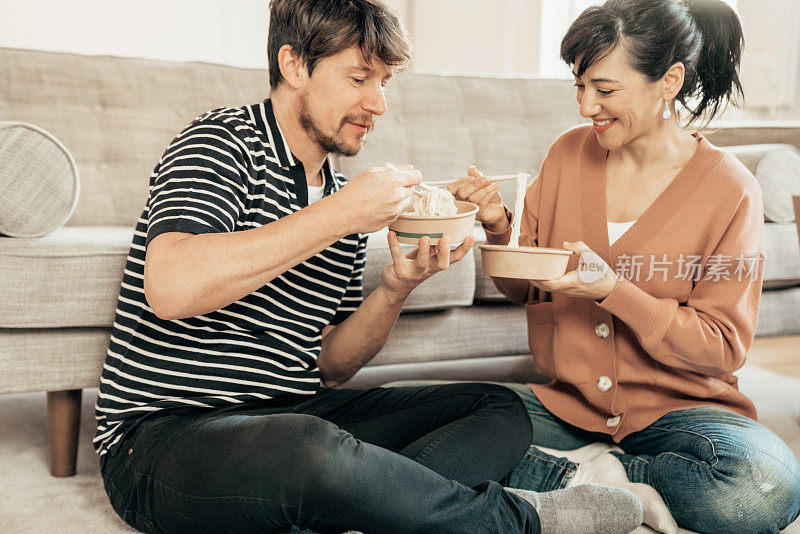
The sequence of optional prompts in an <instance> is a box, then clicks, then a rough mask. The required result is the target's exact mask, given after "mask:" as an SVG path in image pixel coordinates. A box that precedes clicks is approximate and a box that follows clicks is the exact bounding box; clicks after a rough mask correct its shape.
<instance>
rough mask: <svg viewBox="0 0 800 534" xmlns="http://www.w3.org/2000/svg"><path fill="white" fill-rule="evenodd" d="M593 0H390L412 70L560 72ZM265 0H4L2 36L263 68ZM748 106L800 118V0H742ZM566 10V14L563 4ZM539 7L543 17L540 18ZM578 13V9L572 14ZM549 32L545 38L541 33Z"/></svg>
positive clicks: (8, 42)
mask: <svg viewBox="0 0 800 534" xmlns="http://www.w3.org/2000/svg"><path fill="white" fill-rule="evenodd" d="M595 1H596V0H388V3H389V4H390V5H392V7H394V8H395V9H396V10H397V11H398V12H399V13H400V16H401V18H403V20H404V21H405V23H406V26H407V28H408V29H409V31H410V32H411V34H412V37H413V40H414V48H415V58H414V62H413V64H412V70H415V71H426V72H430V71H450V72H470V73H478V74H485V75H503V76H513V75H518V74H521V75H529V76H530V75H534V76H535V75H540V74H543V73H544V74H548V75H552V74H553V73H554V72H558V71H557V68H558V60H557V58H554V57H553V56H554V54H557V48H558V47H557V46H554V45H553V42H555V41H554V40H560V37H557V36H556V37H554V36H553V34H554V33H562V31H561V30H560V29H559V28H561V27H562V26H566V24H567V22H566V21H564V20H561V19H563V18H564V17H563V15H564V13H563V12H564V6H568V7H569V11H570V13H572V12H577V11H576V10H578V11H579V10H580V9H582V7H583V6H584V5H586V4H588V3H591V2H595ZM268 2H269V0H137V1H136V2H130V1H123V0H69V1H58V0H24V1H23V2H20V1H19V0H0V15H1V16H0V46H5V47H12V48H32V49H40V50H55V51H67V52H75V53H80V54H108V55H116V56H128V57H146V58H154V59H164V60H172V61H187V60H198V61H208V62H212V63H224V64H230V65H235V66H240V67H252V68H266V65H267V52H266V48H267V18H268ZM737 4H738V9H739V13H740V16H741V19H742V24H743V26H744V30H745V37H746V41H747V45H746V47H745V56H744V58H743V62H742V81H743V84H744V88H745V94H746V95H747V96H748V100H747V103H748V107H747V109H746V110H745V111H744V112H740V111H738V110H735V109H730V110H729V111H728V112H727V113H726V117H728V118H742V119H761V118H764V119H795V120H800V0H738V2H737ZM559 13H560V14H559ZM543 16H544V17H545V18H544V19H543ZM569 16H572V15H569ZM543 35H544V36H547V39H548V41H547V42H545V43H544V46H540V40H541V39H542V36H543Z"/></svg>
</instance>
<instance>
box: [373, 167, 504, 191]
mask: <svg viewBox="0 0 800 534" xmlns="http://www.w3.org/2000/svg"><path fill="white" fill-rule="evenodd" d="M386 166H387V167H388V168H389V169H391V170H393V171H399V170H400V169H398V168H397V167H395V166H394V165H392V164H391V163H389V162H388V161H387V162H386ZM518 176H519V174H499V175H497V176H487V178H488V179H489V180H491V181H492V182H504V181H507V180H516V179H517V177H518ZM455 182H456V180H438V181H435V182H422V183H420V184H419V187H421V188H422V189H432V188H434V187H447V186H448V185H450V184H452V183H455ZM415 191H416V190H415Z"/></svg>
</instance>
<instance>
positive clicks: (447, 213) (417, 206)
mask: <svg viewBox="0 0 800 534" xmlns="http://www.w3.org/2000/svg"><path fill="white" fill-rule="evenodd" d="M455 200H456V199H455V198H454V197H453V195H452V194H450V191H448V190H447V189H443V188H441V187H432V188H430V189H426V190H425V191H423V192H422V193H420V194H419V195H417V196H416V197H415V198H414V211H412V212H411V213H412V215H421V216H423V217H452V216H453V215H456V214H457V213H458V209H457V208H456V202H455Z"/></svg>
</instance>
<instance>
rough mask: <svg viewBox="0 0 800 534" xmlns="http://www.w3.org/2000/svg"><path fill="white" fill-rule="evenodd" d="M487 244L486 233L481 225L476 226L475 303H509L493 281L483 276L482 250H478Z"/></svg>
mask: <svg viewBox="0 0 800 534" xmlns="http://www.w3.org/2000/svg"><path fill="white" fill-rule="evenodd" d="M485 242H486V232H485V231H484V230H483V227H482V226H481V225H476V226H475V247H474V252H475V301H476V302H508V298H506V296H505V295H503V294H502V293H500V291H498V290H497V287H496V286H495V285H494V282H492V279H491V278H490V277H489V276H487V275H485V274H483V264H482V263H481V250H480V248H478V247H479V246H480V245H482V244H483V243H485Z"/></svg>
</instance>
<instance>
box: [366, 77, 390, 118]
mask: <svg viewBox="0 0 800 534" xmlns="http://www.w3.org/2000/svg"><path fill="white" fill-rule="evenodd" d="M363 107H364V110H365V111H369V112H370V113H372V114H373V115H378V116H380V115H383V114H384V113H386V95H385V94H384V90H383V86H382V85H380V84H379V85H378V87H377V88H374V89H371V90H370V92H369V95H367V96H366V98H365V99H364V104H363Z"/></svg>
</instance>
